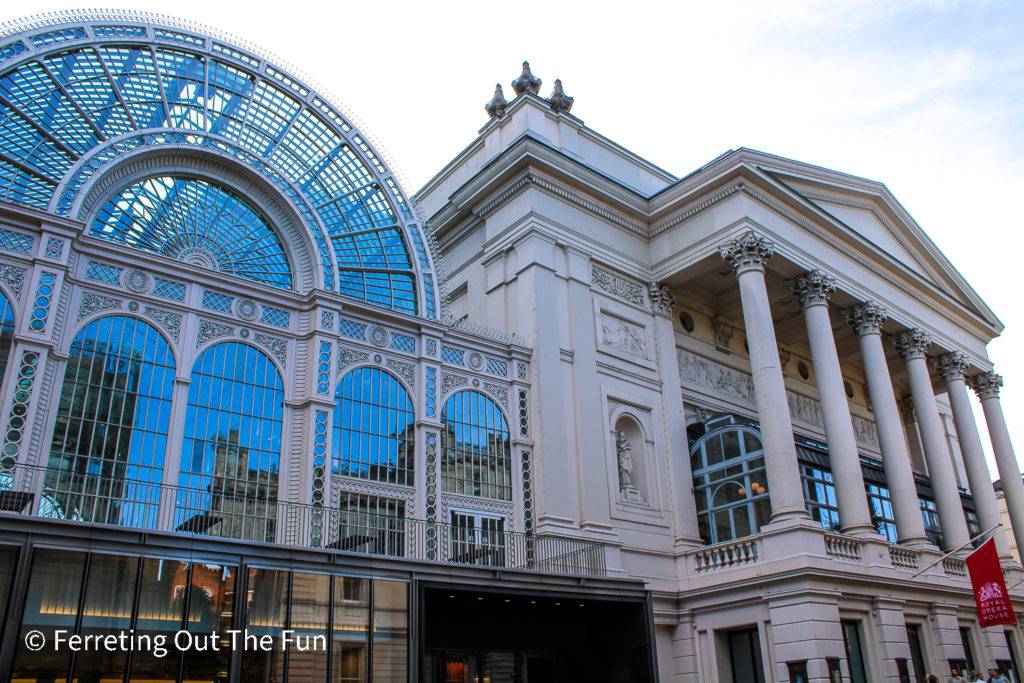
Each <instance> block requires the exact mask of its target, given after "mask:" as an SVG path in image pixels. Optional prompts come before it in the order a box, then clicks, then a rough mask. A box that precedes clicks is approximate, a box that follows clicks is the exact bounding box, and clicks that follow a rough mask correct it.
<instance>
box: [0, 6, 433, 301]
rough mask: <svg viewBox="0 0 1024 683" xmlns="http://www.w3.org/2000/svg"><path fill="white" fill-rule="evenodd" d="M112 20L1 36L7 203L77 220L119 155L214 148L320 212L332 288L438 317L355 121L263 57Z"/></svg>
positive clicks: (377, 162) (410, 232)
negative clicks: (85, 194) (86, 196)
mask: <svg viewBox="0 0 1024 683" xmlns="http://www.w3.org/2000/svg"><path fill="white" fill-rule="evenodd" d="M111 19H112V17H108V18H106V20H103V21H101V20H99V19H96V18H86V17H83V18H82V19H81V20H80V21H78V22H75V21H74V20H73V19H70V18H62V23H61V25H60V26H59V27H58V26H51V27H47V28H34V29H32V30H28V31H25V32H23V33H20V34H17V35H15V36H10V37H7V38H0V143H2V144H0V199H4V200H7V201H11V202H15V203H20V204H25V205H28V206H33V207H37V208H41V209H47V208H49V209H50V210H52V211H55V212H57V213H59V214H63V215H69V214H72V213H74V211H75V210H77V205H76V201H77V200H76V198H78V197H80V196H82V191H83V189H85V188H87V187H88V185H89V183H90V182H91V180H92V179H93V178H95V177H97V175H99V171H100V170H101V167H102V166H103V164H106V163H109V162H110V160H111V159H113V158H116V157H117V156H118V155H119V154H124V153H126V151H127V150H130V149H136V148H138V147H140V146H145V145H154V144H165V145H171V146H177V147H183V146H189V145H193V146H204V147H206V148H208V149H212V150H214V151H216V152H218V153H222V154H225V155H228V156H233V157H235V158H236V159H237V160H238V161H239V162H240V163H243V164H246V165H248V166H249V167H252V168H256V169H257V170H258V171H260V172H262V173H264V175H265V176H266V177H267V178H268V179H270V180H271V181H272V182H274V183H275V184H276V185H277V186H278V187H279V188H281V189H282V190H283V191H284V192H285V194H286V195H288V198H289V201H291V202H292V203H293V204H295V205H296V207H297V208H298V209H299V211H300V213H301V215H304V216H307V223H308V224H309V225H310V227H311V230H312V231H313V232H314V233H315V234H314V235H313V238H314V243H315V244H316V245H317V248H318V249H319V250H320V255H321V257H322V258H321V265H322V267H323V270H324V272H323V281H324V285H323V286H324V288H325V289H327V290H328V291H339V292H341V293H343V294H347V295H349V296H352V297H355V298H358V299H362V300H364V301H368V302H370V303H374V304H377V305H381V306H385V307H388V308H392V309H394V310H398V311H402V312H405V313H413V314H415V313H416V312H417V311H419V309H420V306H419V305H418V303H417V289H422V290H423V292H424V294H425V296H424V311H425V312H426V314H427V315H429V316H436V301H435V299H434V296H435V294H434V284H433V276H432V273H431V271H432V268H431V263H430V260H429V257H428V255H427V252H426V249H425V246H424V240H423V239H422V237H421V235H420V233H419V230H418V228H417V226H415V225H413V224H411V223H410V221H411V220H413V214H412V211H411V210H410V209H409V206H408V203H407V201H406V199H405V197H404V195H403V193H402V191H401V189H400V188H399V186H398V183H397V182H396V181H395V179H394V177H393V175H392V174H391V171H390V170H389V169H388V168H387V166H385V164H384V163H383V162H382V161H381V159H380V158H379V156H378V155H377V154H376V153H375V152H374V150H373V149H372V148H371V147H370V146H369V144H368V143H367V142H366V141H365V139H364V138H363V136H362V135H361V134H360V133H359V131H358V130H356V129H355V128H354V127H353V126H352V125H351V123H349V122H348V121H347V120H346V119H345V118H344V117H343V116H342V115H341V114H339V113H337V112H336V111H335V110H334V109H333V108H331V107H330V106H329V105H328V104H327V103H326V102H324V101H323V100H322V99H321V98H320V97H319V96H317V94H316V93H314V92H312V91H311V90H310V89H309V88H307V87H306V86H305V85H303V84H302V83H300V82H299V81H297V80H296V79H294V78H292V77H291V76H289V75H287V74H285V73H283V72H282V71H280V70H278V69H277V68H276V67H274V66H273V65H272V64H271V63H269V62H268V61H266V60H265V59H263V58H261V57H260V56H257V55H254V54H253V53H251V52H248V51H246V50H243V49H240V48H236V47H233V46H230V45H226V44H223V43H220V42H218V41H217V40H216V39H213V38H210V37H208V36H203V35H198V34H195V33H191V32H188V31H184V30H181V29H177V28H173V29H171V28H165V27H161V26H154V25H151V24H146V23H142V22H139V19H138V17H137V16H136V17H124V18H121V19H119V20H118V21H112V20H111ZM314 214H315V217H316V218H315V220H314V219H313V218H312V216H313V215H314ZM320 226H322V227H323V232H320V229H319V228H320ZM324 233H325V234H326V238H325V235H324ZM332 256H333V258H332ZM332 261H333V264H334V266H336V271H335V272H331V271H332V270H334V266H332ZM417 280H419V282H417Z"/></svg>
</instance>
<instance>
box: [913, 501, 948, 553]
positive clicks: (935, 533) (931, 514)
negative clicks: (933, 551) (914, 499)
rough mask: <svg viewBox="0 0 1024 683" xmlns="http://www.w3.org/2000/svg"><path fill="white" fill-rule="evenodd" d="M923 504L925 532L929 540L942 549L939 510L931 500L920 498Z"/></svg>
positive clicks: (922, 514) (922, 512)
mask: <svg viewBox="0 0 1024 683" xmlns="http://www.w3.org/2000/svg"><path fill="white" fill-rule="evenodd" d="M918 502H919V503H920V504H921V517H922V519H924V532H925V534H927V536H928V540H930V541H931V542H932V543H934V544H935V545H936V546H938V547H939V548H941V547H942V525H941V524H939V510H938V508H937V507H935V501H934V500H932V499H930V498H920V497H918Z"/></svg>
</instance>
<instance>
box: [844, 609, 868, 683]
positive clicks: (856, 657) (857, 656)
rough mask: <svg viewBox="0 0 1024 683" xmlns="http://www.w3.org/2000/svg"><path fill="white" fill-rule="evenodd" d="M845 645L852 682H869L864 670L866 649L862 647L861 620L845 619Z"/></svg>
mask: <svg viewBox="0 0 1024 683" xmlns="http://www.w3.org/2000/svg"><path fill="white" fill-rule="evenodd" d="M841 624H842V627H843V645H845V646H846V665H847V667H848V668H849V669H850V682H851V683H868V677H867V673H866V672H865V670H864V651H863V649H862V648H861V640H860V622H859V621H843V622H841Z"/></svg>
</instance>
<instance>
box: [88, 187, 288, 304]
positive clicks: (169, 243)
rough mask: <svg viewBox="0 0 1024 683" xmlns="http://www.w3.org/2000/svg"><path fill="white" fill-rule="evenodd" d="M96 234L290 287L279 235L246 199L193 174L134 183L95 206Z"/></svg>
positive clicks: (183, 259)
mask: <svg viewBox="0 0 1024 683" xmlns="http://www.w3.org/2000/svg"><path fill="white" fill-rule="evenodd" d="M91 233H92V234H93V235H94V236H96V237H101V238H103V239H108V240H112V241H114V242H119V243H121V244H127V245H129V246H133V247H138V248H139V249H144V250H146V251H149V252H152V253H154V254H163V255H164V256H169V257H171V258H174V259H178V260H179V261H184V262H186V263H195V264H198V265H201V266H203V267H204V268H210V269H213V270H219V271H223V272H226V273H232V274H234V275H238V276H239V277H244V278H247V279H250V280H256V281H257V282H260V283H262V284H267V285H270V286H272V287H281V288H284V289H291V286H292V273H291V269H290V268H289V266H288V256H287V255H286V254H285V251H284V247H283V246H282V245H281V240H280V239H278V237H277V235H276V234H275V233H274V231H273V230H272V229H271V228H270V226H269V225H267V221H266V220H265V219H264V218H263V216H261V215H260V214H259V212H258V211H257V210H256V209H254V208H253V207H252V206H250V205H249V204H248V203H247V202H246V201H245V200H243V199H242V198H240V197H238V196H236V195H235V194H233V193H231V192H229V191H228V190H226V189H224V188H222V187H219V186H217V185H214V184H212V183H209V182H206V181H205V180H200V179H198V178H178V177H170V176H161V177H156V178H147V179H146V180H142V181H139V182H137V183H134V184H132V185H130V186H128V187H126V188H124V189H123V190H121V191H120V192H119V193H118V194H117V195H115V196H114V197H112V198H111V199H110V201H108V202H107V203H106V205H104V206H103V208H101V209H100V212H99V214H98V215H97V216H96V220H95V221H94V222H93V224H92V231H91Z"/></svg>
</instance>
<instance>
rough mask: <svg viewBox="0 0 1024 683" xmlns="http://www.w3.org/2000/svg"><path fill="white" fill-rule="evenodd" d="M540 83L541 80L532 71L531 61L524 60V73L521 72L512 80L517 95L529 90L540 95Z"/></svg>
mask: <svg viewBox="0 0 1024 683" xmlns="http://www.w3.org/2000/svg"><path fill="white" fill-rule="evenodd" d="M540 84H541V80H540V79H539V78H537V77H536V76H534V75H533V72H532V71H530V63H529V62H523V73H521V74H519V78H517V79H516V80H514V81H512V89H513V90H515V91H516V95H517V96H518V95H522V94H523V93H524V92H526V91H527V90H529V91H530V92H532V93H533V94H534V95H539V94H540Z"/></svg>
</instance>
